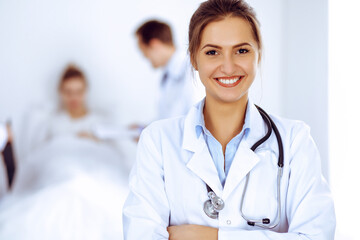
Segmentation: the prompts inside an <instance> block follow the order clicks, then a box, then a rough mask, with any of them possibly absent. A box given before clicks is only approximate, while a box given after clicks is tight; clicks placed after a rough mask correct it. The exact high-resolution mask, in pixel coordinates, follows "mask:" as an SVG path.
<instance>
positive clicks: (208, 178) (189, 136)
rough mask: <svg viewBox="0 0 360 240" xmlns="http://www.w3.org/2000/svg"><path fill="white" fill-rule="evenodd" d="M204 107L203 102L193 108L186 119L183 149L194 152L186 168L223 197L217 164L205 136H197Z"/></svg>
mask: <svg viewBox="0 0 360 240" xmlns="http://www.w3.org/2000/svg"><path fill="white" fill-rule="evenodd" d="M203 101H204V100H203ZM202 106H203V102H200V103H198V104H197V105H196V106H194V107H192V108H191V110H190V111H189V113H188V115H187V116H186V118H185V122H184V136H183V145H182V147H183V149H185V150H188V151H190V152H193V154H192V155H191V157H190V159H189V160H188V162H187V163H186V166H187V167H188V168H189V169H190V170H191V171H192V172H193V173H194V174H196V175H197V176H198V177H199V178H201V179H202V180H203V181H204V182H205V183H206V184H207V185H209V187H210V188H211V189H212V190H213V191H214V192H215V193H216V194H217V195H219V196H221V195H222V194H221V193H222V185H221V182H220V179H219V177H218V172H217V170H216V167H215V164H214V162H213V160H212V158H211V155H210V152H209V149H208V147H207V145H206V142H205V139H204V137H203V135H202V134H201V135H200V136H197V134H196V131H195V125H196V123H195V120H196V117H197V115H198V113H199V111H202Z"/></svg>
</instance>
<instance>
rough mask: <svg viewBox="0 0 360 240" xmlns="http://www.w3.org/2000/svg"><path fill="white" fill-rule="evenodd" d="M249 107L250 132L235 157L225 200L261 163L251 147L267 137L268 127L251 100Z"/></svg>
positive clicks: (247, 119)
mask: <svg viewBox="0 0 360 240" xmlns="http://www.w3.org/2000/svg"><path fill="white" fill-rule="evenodd" d="M248 107H249V111H247V114H249V116H247V117H246V121H249V128H250V131H249V134H248V135H245V136H244V139H242V141H241V142H240V145H239V147H238V150H237V151H236V154H235V156H234V159H233V162H232V164H231V167H230V170H229V173H228V176H227V178H226V182H225V186H224V192H223V198H224V199H225V198H226V197H228V196H229V195H230V194H231V192H232V191H234V189H235V188H236V187H237V186H238V184H239V183H240V182H241V181H242V180H243V179H244V178H245V176H246V175H247V174H248V173H249V172H250V171H251V170H252V169H253V168H254V167H255V166H256V164H257V163H258V162H259V161H260V158H259V156H258V155H257V154H256V153H255V152H253V151H252V150H251V146H252V145H253V144H254V143H255V142H257V141H258V140H259V139H261V138H262V137H263V136H264V135H265V132H266V127H265V123H264V120H263V119H262V117H261V115H260V113H259V111H258V110H257V108H256V107H255V105H254V104H253V102H252V101H251V100H250V99H249V102H248Z"/></svg>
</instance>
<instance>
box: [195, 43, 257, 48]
mask: <svg viewBox="0 0 360 240" xmlns="http://www.w3.org/2000/svg"><path fill="white" fill-rule="evenodd" d="M245 45H248V46H250V47H251V44H250V43H247V42H244V43H239V44H236V45H234V46H233V48H238V47H242V46H245ZM206 47H211V48H216V49H222V47H220V46H218V45H215V44H206V45H205V46H203V47H202V48H201V50H202V49H204V48H206Z"/></svg>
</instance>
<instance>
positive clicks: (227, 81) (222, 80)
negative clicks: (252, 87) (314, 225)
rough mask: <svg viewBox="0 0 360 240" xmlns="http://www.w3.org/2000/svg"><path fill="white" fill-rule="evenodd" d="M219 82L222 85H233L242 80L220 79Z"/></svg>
mask: <svg viewBox="0 0 360 240" xmlns="http://www.w3.org/2000/svg"><path fill="white" fill-rule="evenodd" d="M218 80H219V82H221V83H222V84H233V83H235V82H237V81H239V80H240V77H239V78H232V79H221V78H218Z"/></svg>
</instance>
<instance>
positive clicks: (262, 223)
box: [204, 105, 284, 229]
mask: <svg viewBox="0 0 360 240" xmlns="http://www.w3.org/2000/svg"><path fill="white" fill-rule="evenodd" d="M255 106H256V108H257V109H258V111H259V113H260V115H261V117H262V118H263V120H264V122H265V124H266V126H267V129H268V131H267V133H266V134H265V136H264V137H262V138H261V139H260V140H259V141H257V142H256V143H255V144H254V145H253V146H252V147H251V150H252V151H253V152H255V150H256V149H257V147H259V146H260V145H261V144H263V143H264V142H265V141H266V140H267V139H269V138H270V136H271V133H272V131H274V133H275V136H276V140H277V143H278V148H279V157H278V164H277V165H278V172H277V207H278V209H277V215H276V217H275V222H274V223H272V224H271V225H267V224H270V223H271V222H270V219H269V218H263V219H250V218H247V217H246V215H245V214H244V213H243V204H244V199H245V195H246V190H247V187H248V183H249V178H250V172H249V173H248V174H247V175H246V181H245V186H244V190H243V193H242V196H241V204H240V214H241V216H242V217H243V218H244V219H245V220H246V221H247V223H248V225H250V226H258V227H262V228H267V229H272V228H275V227H276V226H277V225H278V224H279V223H280V217H281V191H280V186H281V177H282V175H283V167H284V147H283V143H282V140H281V135H280V132H279V130H278V128H277V127H276V125H275V123H274V122H273V120H272V119H271V117H270V116H269V115H268V114H267V113H266V112H265V111H264V110H263V109H262V108H260V107H259V106H257V105H255ZM206 188H207V191H208V193H210V192H213V191H212V189H211V188H210V187H209V186H208V185H207V184H206ZM214 194H215V193H214ZM204 211H205V213H206V215H208V216H209V217H210V218H213V219H216V218H217V216H218V215H216V214H218V212H216V214H215V213H208V212H207V211H206V209H205V204H204Z"/></svg>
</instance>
